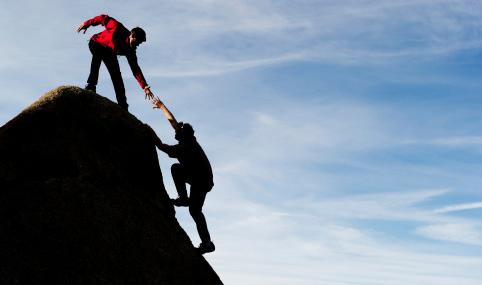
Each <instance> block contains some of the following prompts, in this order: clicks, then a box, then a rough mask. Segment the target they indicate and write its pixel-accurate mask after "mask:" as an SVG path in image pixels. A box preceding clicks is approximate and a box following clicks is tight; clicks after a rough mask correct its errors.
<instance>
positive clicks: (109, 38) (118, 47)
mask: <svg viewBox="0 0 482 285" xmlns="http://www.w3.org/2000/svg"><path fill="white" fill-rule="evenodd" d="M84 25H85V27H89V26H97V25H102V26H104V27H105V30H104V31H102V32H100V33H98V34H95V35H93V36H92V38H91V40H92V41H94V42H97V43H99V44H101V45H103V46H105V47H109V48H110V49H112V51H113V52H114V53H116V54H119V55H124V56H126V57H127V61H128V62H129V66H130V67H131V70H132V73H133V74H134V77H135V78H136V79H137V82H139V85H141V87H142V89H144V87H146V86H147V82H146V79H145V78H144V75H143V74H142V70H141V68H140V67H139V64H138V63H137V55H136V49H135V48H132V47H131V46H130V45H129V35H130V33H131V32H130V31H129V30H128V29H126V28H125V27H124V26H123V25H122V24H121V23H119V22H118V21H117V20H116V19H114V18H112V17H109V16H108V15H99V16H97V17H94V18H92V19H90V20H87V21H85V22H84Z"/></svg>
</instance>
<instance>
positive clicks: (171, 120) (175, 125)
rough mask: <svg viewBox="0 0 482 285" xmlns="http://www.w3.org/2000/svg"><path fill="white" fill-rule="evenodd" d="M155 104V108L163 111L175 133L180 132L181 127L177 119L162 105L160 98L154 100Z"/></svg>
mask: <svg viewBox="0 0 482 285" xmlns="http://www.w3.org/2000/svg"><path fill="white" fill-rule="evenodd" d="M152 103H153V104H154V108H157V109H161V110H162V112H163V113H164V116H166V118H167V120H168V121H169V123H170V124H171V126H172V127H173V128H174V130H175V131H179V130H180V129H181V126H180V125H179V123H178V122H177V121H176V118H174V115H173V114H172V113H171V111H169V109H168V108H167V107H166V105H164V103H162V101H161V100H160V99H159V97H156V98H154V100H153V101H152Z"/></svg>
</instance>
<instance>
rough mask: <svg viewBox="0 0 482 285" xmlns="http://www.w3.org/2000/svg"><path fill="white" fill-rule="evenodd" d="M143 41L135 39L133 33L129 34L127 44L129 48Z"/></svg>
mask: <svg viewBox="0 0 482 285" xmlns="http://www.w3.org/2000/svg"><path fill="white" fill-rule="evenodd" d="M142 42H143V41H140V40H139V39H137V38H136V37H135V36H134V35H133V34H130V35H129V45H130V46H131V48H136V47H138V46H139V45H140V44H141V43H142Z"/></svg>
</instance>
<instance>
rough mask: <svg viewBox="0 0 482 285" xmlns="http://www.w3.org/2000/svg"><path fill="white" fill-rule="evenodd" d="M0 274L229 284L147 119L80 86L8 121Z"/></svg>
mask: <svg viewBox="0 0 482 285" xmlns="http://www.w3.org/2000/svg"><path fill="white" fill-rule="evenodd" d="M0 284H79V285H80V284H82V285H85V284H116V285H119V284H193V285H194V284H196V285H198V284H222V282H221V281H220V279H219V277H218V276H217V274H216V273H215V272H214V270H213V269H212V268H211V266H210V265H209V264H208V263H207V262H206V260H205V259H204V258H203V257H202V255H200V254H199V253H198V252H196V250H195V248H194V247H193V245H192V243H191V241H190V240H189V237H188V236H187V235H186V233H185V232H184V230H183V229H182V228H181V227H180V225H179V223H178V222H177V220H176V218H175V212H174V208H173V207H172V205H171V204H170V202H169V197H168V195H167V193H166V190H165V188H164V184H163V177H162V173H161V170H160V168H159V161H158V158H157V153H156V149H155V146H154V144H153V142H152V139H151V138H150V136H149V132H147V131H146V127H145V125H144V124H143V123H142V122H141V121H139V120H138V119H136V118H135V117H134V116H133V115H131V114H130V113H128V112H126V111H124V110H123V109H122V108H120V107H119V106H118V105H117V104H115V103H113V102H111V101H110V100H108V99H106V98H104V97H102V96H99V95H98V94H95V93H93V92H90V91H86V90H83V89H81V88H78V87H69V86H63V87H59V88H57V89H54V90H52V91H50V92H48V93H47V94H45V95H44V96H42V97H41V98H40V99H39V100H38V101H36V102H35V103H33V104H32V105H31V106H30V107H28V108H27V109H25V110H24V111H23V112H21V113H20V114H19V115H17V116H16V117H15V118H13V119H12V120H10V121H9V122H8V123H7V124H5V125H4V126H2V127H1V128H0Z"/></svg>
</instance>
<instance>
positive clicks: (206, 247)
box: [197, 241, 216, 254]
mask: <svg viewBox="0 0 482 285" xmlns="http://www.w3.org/2000/svg"><path fill="white" fill-rule="evenodd" d="M215 249H216V247H215V246H214V243H213V242H212V241H209V242H202V243H201V244H200V245H199V247H198V248H197V250H198V252H199V253H200V254H205V253H208V252H213V251H214V250H215Z"/></svg>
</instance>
